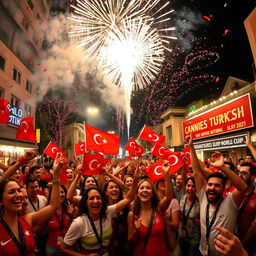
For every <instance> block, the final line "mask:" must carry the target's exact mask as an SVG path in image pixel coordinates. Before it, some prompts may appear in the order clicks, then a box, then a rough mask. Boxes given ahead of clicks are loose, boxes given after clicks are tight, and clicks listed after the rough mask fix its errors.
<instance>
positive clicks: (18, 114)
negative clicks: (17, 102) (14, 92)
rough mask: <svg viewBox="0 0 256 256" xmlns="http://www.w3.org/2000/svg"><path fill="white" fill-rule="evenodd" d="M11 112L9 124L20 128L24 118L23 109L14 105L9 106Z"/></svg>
mask: <svg viewBox="0 0 256 256" xmlns="http://www.w3.org/2000/svg"><path fill="white" fill-rule="evenodd" d="M8 108H9V111H10V117H9V124H12V125H16V126H19V125H20V121H21V119H22V116H23V111H22V109H21V108H17V107H13V106H12V105H10V104H9V105H8Z"/></svg>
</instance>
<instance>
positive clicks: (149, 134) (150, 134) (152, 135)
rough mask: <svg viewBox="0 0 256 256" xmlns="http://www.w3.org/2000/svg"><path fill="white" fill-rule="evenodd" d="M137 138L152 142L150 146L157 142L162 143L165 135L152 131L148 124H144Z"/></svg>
mask: <svg viewBox="0 0 256 256" xmlns="http://www.w3.org/2000/svg"><path fill="white" fill-rule="evenodd" d="M138 139H139V140H147V141H149V142H150V143H151V144H152V146H154V145H155V144H156V143H157V142H158V143H164V140H165V137H164V136H163V135H161V134H158V133H156V132H154V131H152V130H151V129H150V128H149V127H148V126H146V125H144V127H143V128H142V130H141V132H140V135H139V138H138Z"/></svg>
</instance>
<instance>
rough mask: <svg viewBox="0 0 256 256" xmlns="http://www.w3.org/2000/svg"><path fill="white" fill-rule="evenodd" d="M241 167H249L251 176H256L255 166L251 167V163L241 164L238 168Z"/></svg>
mask: <svg viewBox="0 0 256 256" xmlns="http://www.w3.org/2000/svg"><path fill="white" fill-rule="evenodd" d="M242 166H248V167H250V169H249V171H250V174H251V175H255V174H256V166H255V165H253V164H251V163H243V164H241V165H240V167H242Z"/></svg>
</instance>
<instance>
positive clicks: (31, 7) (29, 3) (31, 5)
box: [27, 0, 34, 10]
mask: <svg viewBox="0 0 256 256" xmlns="http://www.w3.org/2000/svg"><path fill="white" fill-rule="evenodd" d="M27 2H28V5H29V7H30V9H31V10H33V8H34V5H33V3H32V1H31V0H27Z"/></svg>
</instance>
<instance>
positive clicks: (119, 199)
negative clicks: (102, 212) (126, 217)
mask: <svg viewBox="0 0 256 256" xmlns="http://www.w3.org/2000/svg"><path fill="white" fill-rule="evenodd" d="M110 182H112V183H115V184H116V185H117V186H118V188H119V195H118V198H117V202H119V201H121V200H122V199H123V194H122V188H121V187H120V186H119V185H118V184H117V183H116V182H115V181H113V180H109V181H108V182H106V183H105V184H104V188H103V192H104V193H105V195H106V192H107V189H108V185H109V183H110ZM106 200H107V202H108V203H109V201H108V196H107V195H106Z"/></svg>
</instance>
